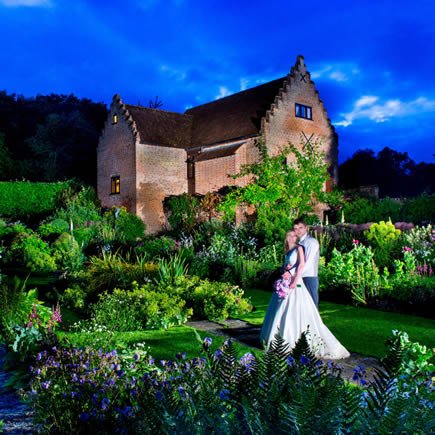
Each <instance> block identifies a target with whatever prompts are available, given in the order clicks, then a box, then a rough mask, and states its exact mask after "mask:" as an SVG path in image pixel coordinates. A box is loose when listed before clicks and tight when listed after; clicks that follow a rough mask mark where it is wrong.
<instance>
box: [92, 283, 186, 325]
mask: <svg viewBox="0 0 435 435" xmlns="http://www.w3.org/2000/svg"><path fill="white" fill-rule="evenodd" d="M185 305H186V302H185V301H184V300H183V299H182V298H181V296H180V295H178V294H170V293H169V292H165V291H161V289H160V288H156V287H153V286H152V285H151V284H144V285H142V286H140V287H139V285H138V284H137V283H133V288H132V290H130V291H125V290H119V289H115V290H114V291H113V293H111V294H108V293H103V294H102V295H100V300H99V302H98V303H97V304H95V306H94V307H93V317H92V319H93V321H94V322H95V323H96V324H100V325H105V326H106V327H107V328H109V329H110V330H116V331H133V330H136V329H167V328H170V327H171V326H175V325H181V324H182V323H185V322H186V321H187V319H188V318H189V317H190V316H191V314H192V310H191V309H189V308H186V307H185Z"/></svg>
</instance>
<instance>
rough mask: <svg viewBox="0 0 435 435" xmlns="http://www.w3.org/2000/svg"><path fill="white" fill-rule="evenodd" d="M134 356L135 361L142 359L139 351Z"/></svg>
mask: <svg viewBox="0 0 435 435" xmlns="http://www.w3.org/2000/svg"><path fill="white" fill-rule="evenodd" d="M133 358H134V360H135V361H139V360H140V355H139V354H138V353H135V354H134V355H133Z"/></svg>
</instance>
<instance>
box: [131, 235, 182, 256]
mask: <svg viewBox="0 0 435 435" xmlns="http://www.w3.org/2000/svg"><path fill="white" fill-rule="evenodd" d="M176 249H177V244H176V242H175V240H174V239H172V238H171V237H168V236H161V237H147V238H145V239H143V240H142V241H141V242H140V243H139V244H138V245H137V246H135V248H134V252H135V253H136V255H139V256H141V255H145V256H148V257H149V258H155V257H166V256H168V255H170V254H172V253H174V252H175V251H176Z"/></svg>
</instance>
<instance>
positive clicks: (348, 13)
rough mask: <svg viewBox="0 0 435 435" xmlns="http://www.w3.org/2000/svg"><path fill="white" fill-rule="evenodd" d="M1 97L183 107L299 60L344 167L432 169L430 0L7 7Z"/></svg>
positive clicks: (433, 4)
mask: <svg viewBox="0 0 435 435" xmlns="http://www.w3.org/2000/svg"><path fill="white" fill-rule="evenodd" d="M0 36H1V41H2V49H1V55H0V71H1V72H0V79H1V80H0V89H4V90H6V91H7V92H8V93H17V94H23V95H25V96H35V95H37V94H49V93H52V92H53V93H64V94H70V93H74V94H75V95H77V96H78V97H87V98H90V99H92V100H94V101H102V102H105V103H109V102H110V100H111V97H112V96H113V94H115V93H119V94H120V95H121V97H122V98H123V100H124V101H125V102H127V103H130V104H143V105H145V106H147V105H148V102H149V100H150V99H152V98H154V97H155V96H156V95H158V96H159V98H160V99H161V100H162V101H163V103H164V105H163V107H162V109H166V110H173V111H180V112H183V111H184V110H185V109H186V108H188V107H191V106H196V105H198V104H202V103H204V102H207V101H211V100H213V99H215V98H218V97H219V96H224V95H229V94H230V93H234V92H238V91H240V90H243V89H246V88H249V87H253V86H256V85H258V84H261V83H264V82H266V81H269V80H273V79H275V78H278V77H281V76H283V75H285V74H286V73H287V72H288V71H289V70H290V68H291V66H292V65H293V64H294V62H295V60H296V56H297V55H298V54H302V55H304V57H305V62H306V64H307V67H308V69H309V70H310V72H311V76H312V79H313V80H314V81H315V83H316V87H317V89H318V90H319V93H320V96H321V98H322V99H323V101H324V103H325V106H326V108H327V110H328V113H329V116H330V118H331V120H332V122H333V124H334V125H335V127H336V129H337V132H338V134H339V139H340V148H339V152H340V161H343V160H345V159H346V158H348V157H350V156H351V155H352V154H353V153H354V152H355V151H356V150H357V149H361V148H371V149H373V150H375V151H379V150H380V149H382V148H383V147H385V146H389V147H391V148H393V149H395V150H397V151H407V152H408V153H409V155H410V157H411V158H413V159H414V160H415V161H417V162H420V161H426V162H434V161H435V159H434V157H433V154H434V153H435V146H434V142H435V141H434V133H433V129H434V127H435V81H434V72H435V0H414V1H412V2H411V1H408V0H395V1H390V0H376V1H363V0H346V1H341V0H330V1H324V0H312V1H293V0H291V1H273V0H271V1H268V2H265V1H257V0H250V1H244V0H243V1H237V0H233V1H227V0H220V1H215V0H202V1H199V0H195V1H194V0H161V1H159V0H122V1H121V0H113V1H111V0H106V1H96V0H89V1H85V0H70V1H68V0H0Z"/></svg>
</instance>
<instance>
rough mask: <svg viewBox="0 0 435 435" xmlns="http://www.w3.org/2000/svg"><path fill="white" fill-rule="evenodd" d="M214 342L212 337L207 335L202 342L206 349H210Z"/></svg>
mask: <svg viewBox="0 0 435 435" xmlns="http://www.w3.org/2000/svg"><path fill="white" fill-rule="evenodd" d="M212 343H213V340H212V339H211V338H210V337H205V338H204V341H203V342H202V346H203V347H204V349H208V348H209V347H210V346H211V344H212Z"/></svg>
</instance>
